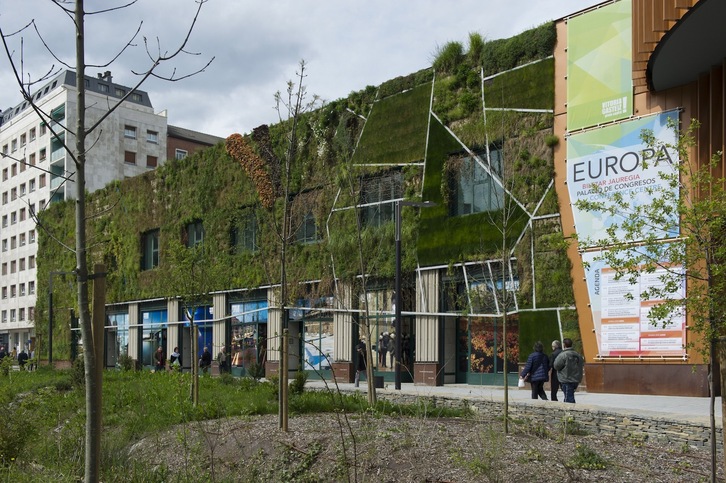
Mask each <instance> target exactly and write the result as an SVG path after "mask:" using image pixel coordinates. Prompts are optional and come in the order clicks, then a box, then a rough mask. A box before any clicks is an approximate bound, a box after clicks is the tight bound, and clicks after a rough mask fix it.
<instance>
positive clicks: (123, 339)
mask: <svg viewBox="0 0 726 483" xmlns="http://www.w3.org/2000/svg"><path fill="white" fill-rule="evenodd" d="M106 327H107V328H106V367H115V366H116V364H117V363H118V358H119V356H121V355H127V354H128V352H129V314H128V313H119V314H107V315H106Z"/></svg>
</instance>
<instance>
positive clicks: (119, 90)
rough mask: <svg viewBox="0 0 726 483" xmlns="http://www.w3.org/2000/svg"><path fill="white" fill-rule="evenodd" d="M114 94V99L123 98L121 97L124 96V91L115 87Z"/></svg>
mask: <svg viewBox="0 0 726 483" xmlns="http://www.w3.org/2000/svg"><path fill="white" fill-rule="evenodd" d="M114 92H115V93H116V97H123V96H125V95H126V91H125V90H123V89H121V88H119V87H117V88H116V89H114Z"/></svg>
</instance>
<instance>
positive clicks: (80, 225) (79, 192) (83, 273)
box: [0, 0, 213, 482]
mask: <svg viewBox="0 0 726 483" xmlns="http://www.w3.org/2000/svg"><path fill="white" fill-rule="evenodd" d="M206 1H207V0H198V1H197V3H198V5H197V10H196V13H195V15H194V18H193V20H192V22H191V25H190V26H189V29H188V30H187V33H186V36H185V37H184V39H183V40H182V41H181V43H180V45H179V46H178V47H176V48H175V49H173V50H163V49H162V47H161V44H160V42H159V41H158V39H157V45H156V47H155V48H152V47H151V46H150V45H149V43H148V41H147V39H146V38H144V39H143V43H144V47H145V50H146V54H147V56H148V60H149V67H148V68H147V69H146V70H144V71H140V72H133V73H134V74H135V75H137V76H138V81H137V82H136V84H135V86H134V88H133V89H131V90H129V92H128V93H127V94H126V95H125V96H124V97H123V98H121V99H118V100H116V99H114V100H111V99H109V107H108V110H107V111H106V113H105V114H103V115H101V116H100V118H99V119H98V120H97V121H96V122H94V123H92V124H91V125H90V126H88V125H87V123H86V87H85V75H86V68H88V67H107V66H109V65H110V64H111V63H113V61H114V60H116V59H117V58H118V57H119V56H120V55H121V54H122V53H124V52H125V51H126V50H127V49H129V48H131V47H133V46H134V45H135V44H134V42H135V40H136V38H137V37H138V35H139V32H140V30H141V27H140V26H139V28H138V29H137V30H136V32H135V33H134V35H133V37H132V38H131V39H130V40H129V41H128V42H127V43H126V44H125V45H124V46H123V47H122V48H121V49H120V51H119V52H118V53H116V54H115V55H112V56H111V60H110V61H109V62H108V63H106V64H103V65H89V64H86V40H85V21H86V17H88V16H91V15H98V14H105V13H113V12H114V11H116V10H119V9H122V8H125V7H127V6H129V5H132V4H133V3H136V2H135V1H131V2H128V3H126V4H125V5H117V6H113V7H110V8H105V9H100V10H96V11H86V9H85V8H84V2H83V0H75V1H72V0H53V4H54V5H55V6H56V7H58V8H59V9H60V12H61V13H62V14H63V15H65V16H67V17H68V18H69V19H70V20H71V21H72V22H73V24H74V29H75V54H76V56H75V65H74V66H73V65H71V64H70V63H68V62H64V61H62V60H61V58H60V57H59V56H58V55H56V53H55V52H54V51H53V49H52V47H51V46H50V45H49V44H48V43H46V42H45V40H43V38H42V36H41V34H40V32H39V31H38V29H37V28H36V27H35V22H34V21H32V22H30V23H29V24H28V25H27V26H26V27H25V28H24V29H22V30H20V31H18V32H13V33H6V32H5V31H3V30H2V28H0V36H1V37H2V42H3V46H4V48H5V53H6V55H7V58H8V60H9V62H10V65H11V68H12V70H13V73H14V75H15V78H16V80H17V83H18V85H19V86H20V89H21V91H22V94H23V97H24V99H25V100H26V101H27V102H28V103H29V105H30V106H31V108H32V109H33V110H34V111H35V112H36V114H37V115H38V116H40V118H41V119H43V120H46V121H48V125H49V128H50V130H51V132H52V134H53V135H54V136H55V137H56V139H60V138H61V137H60V136H59V134H60V132H62V131H61V130H65V131H66V132H68V133H69V134H71V135H72V136H73V137H74V138H75V146H71V145H70V144H69V142H68V141H66V140H65V138H64V139H63V141H62V142H63V148H64V150H65V152H66V153H67V155H68V156H69V157H70V158H71V159H72V160H73V163H74V165H75V168H76V172H75V173H74V176H75V188H76V193H75V198H76V214H75V224H76V230H75V238H76V245H75V255H76V268H75V270H74V271H75V275H76V281H77V290H78V293H77V300H78V312H79V325H80V328H81V337H82V340H83V346H84V347H85V348H86V351H85V355H84V364H85V379H86V447H85V481H87V482H95V481H98V479H99V471H100V451H101V381H100V379H98V380H97V378H96V377H95V374H96V373H97V368H98V364H101V361H98V360H96V355H97V354H99V353H100V352H98V351H96V348H95V345H94V343H93V331H92V323H91V313H90V307H89V288H88V282H89V278H90V277H91V275H90V274H89V269H88V246H87V240H86V219H87V218H88V215H87V214H86V179H85V176H86V172H85V167H86V160H87V155H88V153H89V151H90V149H91V148H92V146H93V144H94V142H93V141H94V140H92V139H91V136H92V135H93V134H94V133H96V132H97V131H100V126H101V123H102V122H103V121H104V120H105V119H106V118H108V117H109V116H110V115H111V113H113V112H114V111H115V110H116V109H118V108H119V106H120V105H121V104H122V103H123V102H124V101H126V99H127V98H129V97H130V96H131V95H132V94H133V93H134V92H135V90H136V89H138V88H139V87H140V86H141V85H142V84H143V83H144V82H145V81H146V80H147V79H149V78H150V77H153V78H157V79H162V80H167V81H170V82H175V81H179V80H181V79H184V78H186V77H189V76H192V75H195V74H197V73H199V72H202V71H203V70H204V69H205V68H206V67H207V66H208V65H209V64H210V63H211V62H212V60H213V59H211V60H210V61H209V62H208V63H207V64H206V65H205V66H204V67H202V68H201V69H198V70H196V71H194V72H191V73H188V74H183V75H178V74H177V73H176V71H174V72H173V73H172V74H171V76H164V75H160V74H158V73H157V70H158V68H159V67H160V66H161V65H163V64H166V63H167V62H169V61H171V60H173V59H176V58H177V57H179V56H181V55H183V54H188V53H189V52H188V51H187V50H186V49H187V45H188V43H189V40H190V36H191V33H192V31H193V30H194V26H195V24H196V22H197V19H198V16H199V14H200V11H201V9H202V6H203V5H204V4H205V3H206ZM31 27H32V28H33V32H35V33H37V35H38V36H39V37H40V38H41V41H42V42H43V44H44V45H45V47H46V49H48V52H49V53H50V54H51V55H52V57H53V58H54V59H55V60H56V61H57V62H58V63H59V64H61V65H62V66H63V67H65V68H69V69H74V70H75V71H76V93H77V106H76V119H77V122H76V126H75V129H73V128H71V127H70V126H65V127H59V126H53V124H52V123H50V120H51V116H50V113H48V112H44V111H43V110H42V109H41V108H40V107H39V106H38V105H37V104H36V103H35V101H34V99H33V95H34V91H33V90H34V87H35V86H36V85H37V83H38V82H41V81H44V80H46V79H48V78H49V77H50V76H51V75H55V74H57V72H58V71H59V69H60V68H59V69H56V68H55V67H51V68H49V69H48V70H47V71H46V73H45V74H44V75H43V76H40V78H39V79H38V80H32V79H31V78H30V75H29V74H28V73H27V72H26V71H25V65H24V52H23V51H22V47H21V50H20V54H19V55H20V56H19V58H18V57H17V56H16V55H15V52H14V51H13V50H12V48H11V47H10V44H9V42H11V41H12V39H13V38H14V37H20V43H21V46H22V35H23V34H24V32H26V31H30V29H31ZM61 68H62V67H61ZM26 77H27V78H26ZM69 137H70V136H69ZM89 141H91V142H90V145H89ZM101 340H102V339H101Z"/></svg>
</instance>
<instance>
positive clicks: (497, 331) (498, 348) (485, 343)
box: [460, 318, 519, 374]
mask: <svg viewBox="0 0 726 483" xmlns="http://www.w3.org/2000/svg"><path fill="white" fill-rule="evenodd" d="M460 320H461V322H460V323H462V324H464V325H465V324H466V319H460ZM460 334H462V335H464V336H466V332H464V331H460ZM460 336H461V335H460ZM469 336H470V338H471V348H470V353H469V363H470V371H471V372H473V373H490V374H492V373H494V374H496V373H502V371H503V369H504V351H505V350H506V351H507V373H513V372H514V373H516V372H517V370H518V366H517V364H518V362H519V322H518V321H517V320H516V319H513V320H509V321H508V322H507V340H506V341H504V339H503V337H502V321H501V319H496V318H472V319H471V320H470V321H469Z"/></svg>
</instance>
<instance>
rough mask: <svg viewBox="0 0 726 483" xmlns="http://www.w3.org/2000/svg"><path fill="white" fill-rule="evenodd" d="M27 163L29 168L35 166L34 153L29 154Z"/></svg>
mask: <svg viewBox="0 0 726 483" xmlns="http://www.w3.org/2000/svg"><path fill="white" fill-rule="evenodd" d="M28 163H29V164H30V165H31V166H35V153H30V156H29V157H28Z"/></svg>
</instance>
